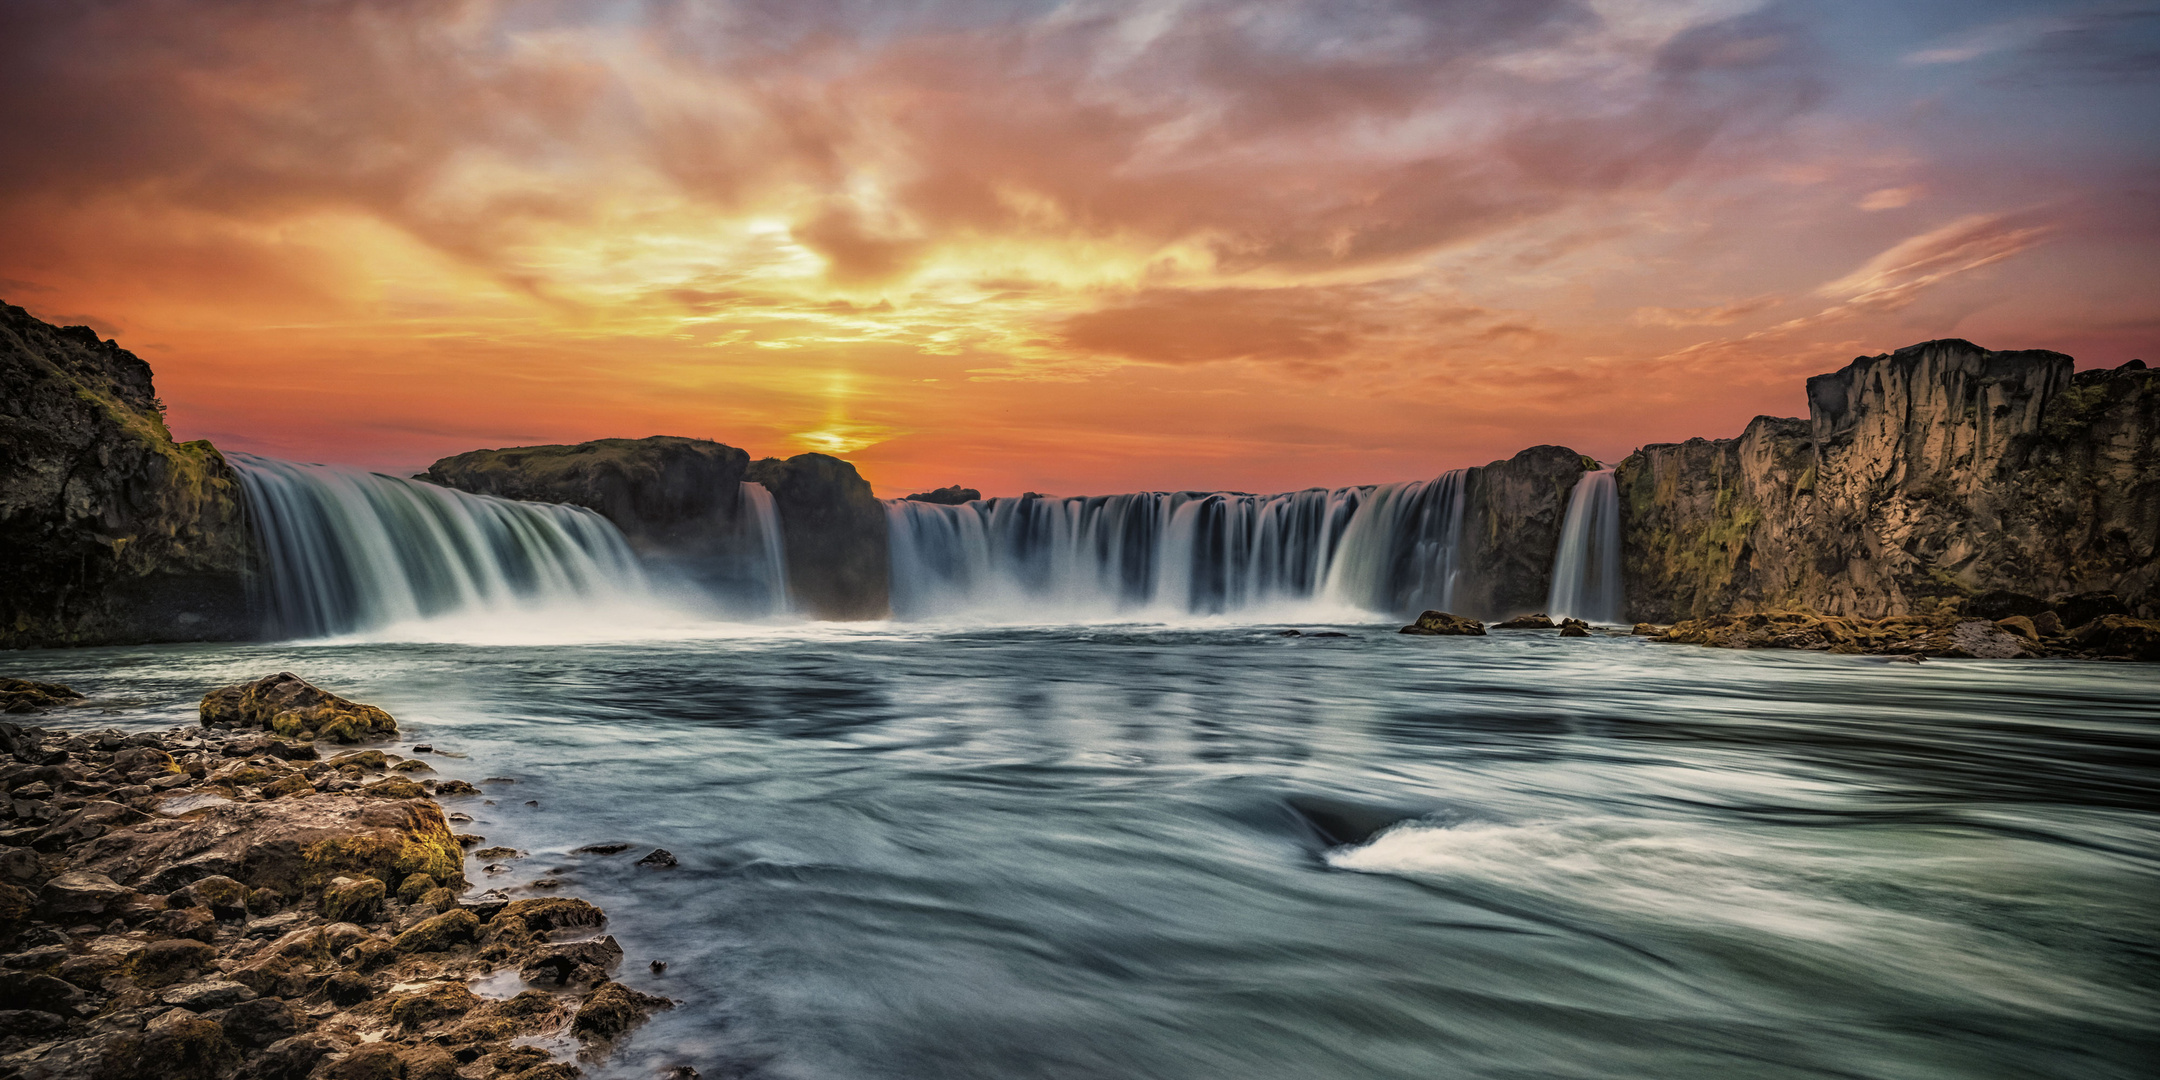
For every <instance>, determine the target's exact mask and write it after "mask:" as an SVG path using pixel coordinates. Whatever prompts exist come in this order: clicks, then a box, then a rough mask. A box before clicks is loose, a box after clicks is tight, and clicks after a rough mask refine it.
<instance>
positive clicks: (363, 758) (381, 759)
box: [330, 750, 390, 769]
mask: <svg viewBox="0 0 2160 1080" xmlns="http://www.w3.org/2000/svg"><path fill="white" fill-rule="evenodd" d="M348 765H351V766H355V767H358V768H362V769H383V768H388V767H389V765H390V758H389V755H387V754H384V753H383V752H382V751H380V750H347V751H345V752H344V753H342V754H339V755H337V756H335V757H332V758H331V759H330V767H331V768H333V769H343V768H345V767H346V766H348Z"/></svg>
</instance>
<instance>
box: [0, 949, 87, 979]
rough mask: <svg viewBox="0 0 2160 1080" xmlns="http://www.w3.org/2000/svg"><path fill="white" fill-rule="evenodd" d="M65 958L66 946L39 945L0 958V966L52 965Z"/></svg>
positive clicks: (33, 966) (35, 966)
mask: <svg viewBox="0 0 2160 1080" xmlns="http://www.w3.org/2000/svg"><path fill="white" fill-rule="evenodd" d="M67 958H68V947H67V946H65V945H40V946H38V947H37V948H34V949H25V950H23V951H22V952H19V953H15V954H14V955H12V956H8V957H4V958H0V967H11V968H43V967H52V966H53V965H55V964H58V963H60V962H61V961H63V960H66V959H67ZM70 981H72V980H70Z"/></svg>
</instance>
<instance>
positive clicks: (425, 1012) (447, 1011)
mask: <svg viewBox="0 0 2160 1080" xmlns="http://www.w3.org/2000/svg"><path fill="white" fill-rule="evenodd" d="M479 1005H480V998H479V996H478V995H475V994H474V993H473V992H472V991H471V990H469V989H467V988H466V986H465V984H464V983H462V982H439V983H436V984H434V985H432V986H429V987H427V988H426V989H423V990H419V991H416V992H414V993H410V994H405V995H403V996H401V997H399V998H397V999H396V1000H394V1001H392V1002H391V1003H390V1019H391V1020H392V1021H395V1022H396V1023H397V1024H398V1026H400V1027H403V1028H405V1029H406V1030H408V1031H411V1030H418V1029H420V1028H423V1027H426V1026H428V1025H430V1024H434V1023H438V1022H440V1021H443V1020H448V1019H451V1018H454V1017H459V1016H463V1015H465V1014H466V1013H468V1012H471V1011H472V1010H473V1009H475V1008H477V1007H478V1006H479Z"/></svg>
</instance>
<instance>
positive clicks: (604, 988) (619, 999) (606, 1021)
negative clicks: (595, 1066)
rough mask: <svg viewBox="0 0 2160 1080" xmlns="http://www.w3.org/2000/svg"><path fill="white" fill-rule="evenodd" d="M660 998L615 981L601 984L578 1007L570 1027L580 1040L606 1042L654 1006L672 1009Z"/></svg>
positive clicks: (644, 1016)
mask: <svg viewBox="0 0 2160 1080" xmlns="http://www.w3.org/2000/svg"><path fill="white" fill-rule="evenodd" d="M674 1007H675V1003H674V1002H672V1001H669V1000H668V999H666V998H664V997H654V996H653V995H651V994H641V993H639V992H637V991H635V990H632V989H630V988H629V987H627V986H624V985H623V984H621V983H618V982H608V983H601V984H600V985H599V986H597V987H595V988H594V989H593V992H592V993H590V994H587V995H586V996H585V1001H584V1003H583V1004H581V1005H579V1006H578V1011H577V1018H576V1019H575V1020H572V1021H571V1022H570V1030H571V1031H572V1032H574V1033H575V1034H576V1035H577V1036H578V1037H579V1038H581V1039H591V1040H595V1041H601V1042H604V1041H607V1040H610V1039H614V1038H618V1037H620V1036H621V1035H622V1034H623V1033H624V1032H626V1031H629V1030H630V1029H631V1028H634V1027H636V1026H638V1025H639V1024H642V1023H644V1022H645V1021H646V1019H647V1018H648V1017H650V1016H651V1015H652V1013H653V1011H654V1010H656V1009H672V1008H674Z"/></svg>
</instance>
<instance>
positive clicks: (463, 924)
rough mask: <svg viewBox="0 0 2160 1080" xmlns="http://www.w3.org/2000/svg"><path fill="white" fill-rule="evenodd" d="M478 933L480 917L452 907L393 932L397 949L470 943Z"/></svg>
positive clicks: (412, 950)
mask: <svg viewBox="0 0 2160 1080" xmlns="http://www.w3.org/2000/svg"><path fill="white" fill-rule="evenodd" d="M479 935H480V919H479V917H478V916H476V915H474V914H473V913H472V912H470V911H466V910H464V909H462V908H452V909H451V910H449V911H445V912H443V913H442V914H440V915H437V916H434V917H433V918H429V919H424V920H422V921H421V922H420V923H419V924H418V925H415V926H414V927H413V928H412V929H410V930H407V931H405V932H404V933H402V934H399V935H398V936H397V951H398V952H401V953H415V952H442V951H444V950H446V949H454V948H456V947H458V946H459V945H465V944H469V943H471V942H472V941H473V940H475V939H476V938H478V937H479Z"/></svg>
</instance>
